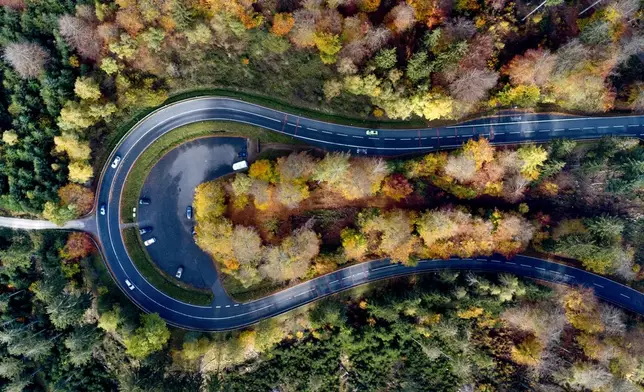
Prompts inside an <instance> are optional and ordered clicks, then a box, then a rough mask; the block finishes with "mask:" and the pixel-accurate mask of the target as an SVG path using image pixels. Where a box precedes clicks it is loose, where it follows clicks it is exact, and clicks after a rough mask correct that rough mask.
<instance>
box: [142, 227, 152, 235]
mask: <svg viewBox="0 0 644 392" xmlns="http://www.w3.org/2000/svg"><path fill="white" fill-rule="evenodd" d="M151 231H152V228H151V227H141V228H140V229H139V234H141V235H143V234H148V233H149V232H151Z"/></svg>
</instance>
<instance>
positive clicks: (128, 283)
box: [125, 279, 134, 290]
mask: <svg viewBox="0 0 644 392" xmlns="http://www.w3.org/2000/svg"><path fill="white" fill-rule="evenodd" d="M125 285H126V286H127V288H128V289H130V290H134V285H133V284H132V282H130V281H129V280H127V279H125Z"/></svg>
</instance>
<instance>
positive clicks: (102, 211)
mask: <svg viewBox="0 0 644 392" xmlns="http://www.w3.org/2000/svg"><path fill="white" fill-rule="evenodd" d="M99 212H100V213H101V215H105V203H103V204H101V208H100V209H99Z"/></svg>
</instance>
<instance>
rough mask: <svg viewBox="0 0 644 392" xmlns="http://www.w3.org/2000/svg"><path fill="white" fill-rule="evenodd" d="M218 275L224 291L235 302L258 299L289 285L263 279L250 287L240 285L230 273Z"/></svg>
mask: <svg viewBox="0 0 644 392" xmlns="http://www.w3.org/2000/svg"><path fill="white" fill-rule="evenodd" d="M219 276H220V279H221V284H222V286H223V287H224V289H225V290H226V293H228V295H229V296H230V298H232V299H234V300H235V301H237V302H247V301H252V300H256V299H260V298H263V297H266V296H267V295H270V294H273V293H274V292H277V291H279V290H283V289H286V288H288V287H289V286H287V285H279V284H274V283H271V282H270V281H269V280H268V279H265V280H263V281H261V282H260V283H258V284H256V285H253V286H251V287H250V288H246V287H244V286H242V285H241V284H240V283H239V281H238V280H237V279H235V278H233V277H232V276H230V275H226V274H220V275H219Z"/></svg>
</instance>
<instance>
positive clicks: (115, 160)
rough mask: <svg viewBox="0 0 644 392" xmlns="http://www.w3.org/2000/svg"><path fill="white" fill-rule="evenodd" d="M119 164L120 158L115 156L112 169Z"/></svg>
mask: <svg viewBox="0 0 644 392" xmlns="http://www.w3.org/2000/svg"><path fill="white" fill-rule="evenodd" d="M119 162H121V157H120V156H118V155H117V156H116V157H115V158H114V160H113V161H112V169H116V167H117V166H118V165H119Z"/></svg>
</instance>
